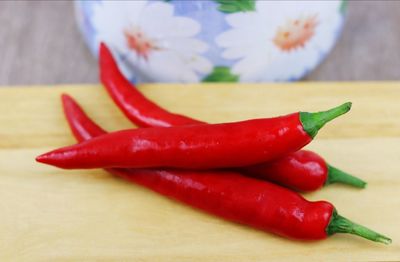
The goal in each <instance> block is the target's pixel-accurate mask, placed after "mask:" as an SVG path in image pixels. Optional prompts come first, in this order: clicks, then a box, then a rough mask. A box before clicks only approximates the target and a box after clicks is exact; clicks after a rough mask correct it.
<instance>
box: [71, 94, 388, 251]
mask: <svg viewBox="0 0 400 262" xmlns="http://www.w3.org/2000/svg"><path fill="white" fill-rule="evenodd" d="M63 106H64V112H65V115H66V118H67V120H68V123H69V125H70V128H71V130H72V132H73V134H74V135H75V137H76V138H77V140H78V141H84V140H88V139H91V138H92V137H95V136H99V135H102V134H104V133H105V131H104V130H103V129H101V127H99V126H98V125H96V124H95V123H94V122H93V121H92V120H91V119H90V118H89V117H88V116H87V115H86V114H85V113H84V112H83V110H82V109H81V108H80V107H79V106H78V105H77V104H76V102H74V100H73V99H72V98H70V97H68V96H66V95H64V96H63ZM107 170H108V171H109V172H111V173H113V174H115V175H116V176H119V177H121V178H123V179H126V180H128V181H131V182H133V183H137V184H140V185H143V186H145V187H147V188H149V189H151V190H153V191H156V192H158V193H160V194H162V195H165V196H168V197H171V198H174V199H176V200H178V201H180V202H183V203H186V204H188V205H190V206H193V207H196V208H199V209H201V210H204V211H206V212H208V213H210V214H214V215H217V216H220V217H222V218H225V219H227V220H230V221H234V222H238V223H242V224H245V225H249V226H252V227H255V228H259V229H262V230H264V231H267V232H272V233H275V234H278V235H281V236H285V237H289V238H295V239H303V240H317V239H324V238H326V237H327V236H329V235H332V234H335V233H350V234H355V235H359V236H361V237H364V238H367V239H370V240H372V241H376V242H382V243H385V244H389V243H391V240H390V239H389V238H387V237H385V236H383V235H381V234H378V233H376V232H374V231H371V230H370V229H368V228H365V227H363V226H361V225H358V224H355V223H353V222H351V221H350V220H348V219H346V218H344V217H342V216H340V215H338V213H337V212H336V210H335V208H334V207H333V205H332V204H330V203H328V202H325V201H317V202H310V201H307V200H305V199H304V198H303V197H302V196H300V195H299V194H297V193H295V192H292V191H290V190H288V189H285V188H283V187H280V186H278V185H275V184H272V183H270V182H266V181H260V180H256V179H252V178H248V177H245V176H241V175H239V174H237V173H234V172H225V171H184V170H162V169H107Z"/></svg>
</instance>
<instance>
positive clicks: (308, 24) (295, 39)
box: [272, 15, 318, 52]
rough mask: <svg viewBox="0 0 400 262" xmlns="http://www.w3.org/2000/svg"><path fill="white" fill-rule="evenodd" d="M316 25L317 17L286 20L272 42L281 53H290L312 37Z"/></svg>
mask: <svg viewBox="0 0 400 262" xmlns="http://www.w3.org/2000/svg"><path fill="white" fill-rule="evenodd" d="M317 25H318V21H317V15H314V16H308V17H300V18H298V19H288V20H287V21H286V23H285V24H284V25H282V26H280V27H278V30H277V32H276V34H275V37H274V39H273V40H272V41H273V42H274V44H275V45H276V46H277V47H278V48H280V49H281V50H282V51H287V52H289V51H291V50H294V49H297V48H299V47H304V45H305V44H306V43H307V42H308V41H309V40H310V39H311V38H312V37H313V36H314V34H315V28H316V27H317Z"/></svg>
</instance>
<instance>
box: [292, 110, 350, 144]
mask: <svg viewBox="0 0 400 262" xmlns="http://www.w3.org/2000/svg"><path fill="white" fill-rule="evenodd" d="M350 108H351V102H347V103H344V104H343V105H340V106H337V107H334V108H332V109H329V110H327V111H322V112H316V113H308V112H300V121H301V123H302V124H303V129H304V131H306V132H307V134H309V135H310V136H311V137H312V138H314V137H315V136H316V135H317V133H318V130H320V129H321V128H322V127H323V126H324V125H325V124H326V123H328V122H329V121H331V120H333V119H335V118H336V117H338V116H341V115H343V114H345V113H347V112H348V111H349V110H350Z"/></svg>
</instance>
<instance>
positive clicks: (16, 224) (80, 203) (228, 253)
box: [0, 83, 400, 261]
mask: <svg viewBox="0 0 400 262" xmlns="http://www.w3.org/2000/svg"><path fill="white" fill-rule="evenodd" d="M140 89H141V90H142V91H143V92H144V93H145V95H147V96H148V97H150V98H152V99H154V100H155V101H157V102H158V103H160V104H161V105H162V106H165V107H166V108H168V109H170V110H172V111H176V112H180V113H184V114H187V115H189V116H192V117H196V118H199V119H203V120H206V121H210V122H222V121H233V120H240V119H245V118H253V117H263V116H273V115H276V114H284V113H289V112H292V111H297V110H299V109H300V110H323V109H327V108H330V107H332V106H335V105H337V104H339V103H342V102H345V101H352V102H353V109H352V111H351V112H350V113H349V114H347V115H345V116H343V117H341V118H339V119H337V120H336V121H335V122H334V124H330V125H328V126H326V128H324V129H323V130H322V131H321V132H320V134H319V135H318V137H317V139H316V140H315V141H314V142H313V143H312V144H311V145H310V146H309V148H312V149H314V150H316V151H317V152H319V153H321V154H322V155H323V156H325V157H326V159H327V160H328V161H329V162H330V163H331V164H333V165H336V166H338V167H340V168H342V169H344V170H347V171H348V172H351V173H353V174H355V175H357V176H360V177H362V178H364V179H365V180H367V181H368V182H369V184H368V188H367V189H365V190H357V189H353V188H348V187H345V186H339V185H332V186H329V187H327V188H325V189H324V190H321V191H319V192H316V193H311V194H307V195H306V197H307V198H308V199H311V200H319V199H326V200H329V201H331V202H332V203H334V204H335V206H336V207H337V209H338V210H339V212H340V213H341V214H342V215H344V216H346V217H348V218H351V219H352V220H354V221H356V222H359V223H361V224H363V225H366V226H368V227H370V228H372V229H375V230H377V231H379V232H381V233H383V234H386V235H388V236H390V237H392V239H393V244H391V245H389V246H385V245H382V244H377V243H374V242H369V241H366V240H364V239H361V238H358V237H355V236H351V235H339V234H338V235H335V236H332V237H331V238H329V239H327V240H324V241H319V242H309V243H308V242H306V243H304V242H299V241H291V240H287V239H283V238H280V237H277V236H274V235H271V234H268V233H265V232H260V231H257V230H253V229H251V228H248V227H245V226H241V225H238V224H234V223H230V222H225V221H223V220H221V219H219V218H216V217H213V216H210V215H207V214H205V213H202V212H198V211H197V210H194V209H192V208H189V207H187V206H184V205H182V204H179V203H176V202H174V201H172V200H169V199H166V198H164V197H162V196H159V195H157V194H155V193H153V192H151V191H149V190H146V189H144V188H141V187H139V186H136V185H133V184H129V183H127V182H124V181H122V180H120V179H116V178H114V177H112V176H111V175H109V174H107V173H106V172H104V171H101V170H90V171H88V170H84V171H81V170H78V171H65V170H59V169H56V168H53V167H50V166H44V165H40V164H37V163H35V161H34V157H35V156H36V155H38V154H39V153H42V152H44V151H47V150H49V149H51V148H54V147H56V146H62V145H66V144H71V143H74V142H75V141H74V139H73V138H72V136H71V134H70V131H69V129H68V126H67V124H66V122H65V120H64V117H63V114H62V111H61V103H60V94H61V93H63V92H66V93H69V94H71V95H72V96H74V97H75V98H76V99H77V100H78V101H79V102H80V103H81V104H82V105H83V106H84V108H85V109H86V110H87V112H88V113H89V115H90V116H92V117H93V118H94V119H95V120H96V121H98V122H99V123H100V124H101V125H103V126H104V127H105V128H107V129H108V130H116V129H121V128H127V127H130V126H131V125H130V123H129V122H128V121H127V120H126V119H125V118H124V117H123V116H122V114H121V113H120V112H119V111H118V110H117V109H116V107H115V106H114V105H113V103H112V102H111V100H110V99H109V98H108V97H107V95H106V93H105V91H104V90H103V89H102V88H101V87H100V86H72V87H66V86H59V87H51V88H50V87H33V88H29V89H28V88H13V89H9V88H2V89H1V90H0V210H1V213H0V214H1V215H0V261H54V260H57V261H59V260H60V261H85V260H86V261H87V260H92V261H93V260H99V261H103V260H115V261H278V260H282V261H399V260H400V244H399V243H400V228H399V221H400V209H399V207H400V190H399V189H400V166H399V163H400V121H399V119H400V104H399V98H400V83H358V84H351V83H340V84H339V83H337V84H334V83H331V84H325V83H319V84H286V85H241V86H240V85H216V84H209V85H192V86H182V85H169V86H166V85H144V86H141V87H140Z"/></svg>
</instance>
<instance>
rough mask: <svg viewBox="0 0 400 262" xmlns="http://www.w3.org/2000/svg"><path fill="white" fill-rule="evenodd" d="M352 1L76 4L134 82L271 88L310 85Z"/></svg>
mask: <svg viewBox="0 0 400 262" xmlns="http://www.w3.org/2000/svg"><path fill="white" fill-rule="evenodd" d="M346 4H347V2H346V1H293V2H287V1H256V0H237V1H230V0H229V1H227V0H203V1H179V0H176V1H174V0H170V1H150V0H149V1H99V0H98V1H76V14H77V20H78V24H79V26H80V28H81V30H82V32H83V34H84V36H85V39H86V41H87V43H88V45H89V47H90V49H91V50H92V52H93V53H94V54H97V50H98V45H99V43H100V42H101V41H104V42H106V43H107V44H108V45H109V46H110V47H111V48H112V50H113V52H114V55H115V56H116V57H117V60H118V63H119V65H120V67H121V69H122V70H123V73H124V74H125V75H126V76H127V77H128V78H129V79H130V80H131V81H134V82H183V83H193V82H271V81H292V80H297V79H300V78H302V77H304V76H305V75H306V74H307V73H308V72H310V71H311V70H312V69H314V68H315V67H316V66H317V65H318V64H319V63H320V62H321V61H322V60H323V58H324V57H325V56H326V55H327V54H328V53H329V52H330V50H331V49H332V47H333V45H334V43H335V42H336V39H337V38H338V35H339V33H340V31H341V28H342V24H343V20H344V15H343V14H344V12H345V9H346Z"/></svg>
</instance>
